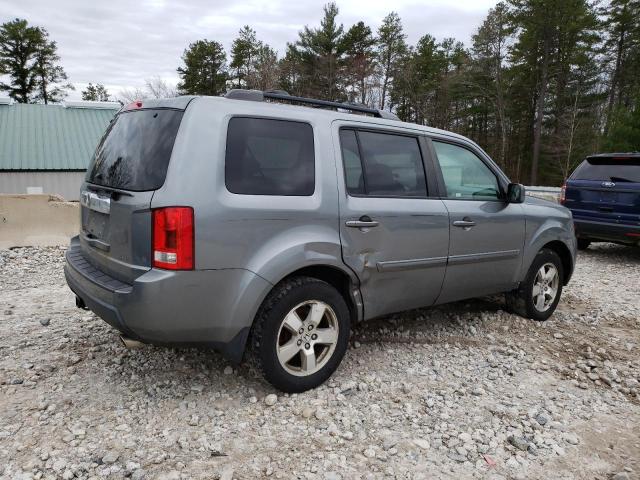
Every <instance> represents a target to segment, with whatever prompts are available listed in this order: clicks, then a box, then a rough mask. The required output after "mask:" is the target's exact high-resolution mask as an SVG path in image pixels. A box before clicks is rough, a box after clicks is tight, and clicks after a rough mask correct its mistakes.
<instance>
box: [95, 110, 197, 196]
mask: <svg viewBox="0 0 640 480" xmlns="http://www.w3.org/2000/svg"><path fill="white" fill-rule="evenodd" d="M183 113H184V112H183V111H181V110H170V109H149V110H136V111H130V112H123V113H120V114H118V116H116V118H115V119H114V120H113V122H112V123H111V124H110V125H109V128H108V129H107V131H106V133H105V134H104V136H103V137H102V140H100V143H99V144H98V148H97V149H96V152H95V154H94V156H93V159H92V160H91V163H90V165H89V168H88V170H87V177H86V180H87V182H90V183H93V184H96V185H102V186H105V187H113V188H120V189H123V190H133V191H145V190H157V189H158V188H160V187H161V186H162V184H163V183H164V180H165V177H166V176H167V168H168V167H169V159H170V158H171V152H172V151H173V144H174V143H175V140H176V135H177V134H178V128H179V127H180V122H181V121H182V115H183Z"/></svg>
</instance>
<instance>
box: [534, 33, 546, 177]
mask: <svg viewBox="0 0 640 480" xmlns="http://www.w3.org/2000/svg"><path fill="white" fill-rule="evenodd" d="M549 43H550V41H549V33H548V32H545V38H544V46H543V52H542V72H541V74H540V90H539V91H538V99H537V101H536V121H535V124H534V128H533V156H532V157H531V178H530V181H531V185H536V183H537V182H538V164H539V161H540V137H541V136H542V117H543V116H544V101H545V98H546V96H547V77H548V75H549V50H550V45H549Z"/></svg>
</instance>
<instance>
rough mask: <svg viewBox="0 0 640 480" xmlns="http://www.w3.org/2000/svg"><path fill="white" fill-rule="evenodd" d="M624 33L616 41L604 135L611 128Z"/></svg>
mask: <svg viewBox="0 0 640 480" xmlns="http://www.w3.org/2000/svg"><path fill="white" fill-rule="evenodd" d="M625 33H626V31H625V30H623V31H622V32H620V38H619V39H618V48H617V51H616V67H615V69H614V70H613V74H612V75H611V87H610V88H609V101H608V104H607V123H606V124H605V126H604V134H605V136H606V135H607V133H608V131H609V127H611V116H612V114H613V104H614V103H615V99H616V89H617V87H618V80H619V78H620V69H621V66H622V52H623V50H624V43H625Z"/></svg>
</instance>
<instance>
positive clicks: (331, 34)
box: [288, 3, 346, 100]
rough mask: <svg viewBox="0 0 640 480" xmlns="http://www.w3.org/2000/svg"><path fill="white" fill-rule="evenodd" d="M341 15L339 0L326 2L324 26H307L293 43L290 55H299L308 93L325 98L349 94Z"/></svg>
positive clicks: (322, 22)
mask: <svg viewBox="0 0 640 480" xmlns="http://www.w3.org/2000/svg"><path fill="white" fill-rule="evenodd" d="M337 16H338V7H337V6H336V4H335V3H328V4H326V5H325V6H324V16H323V18H322V20H321V21H320V28H310V27H308V26H305V27H304V29H303V30H302V31H301V32H300V33H299V38H298V41H297V42H296V43H295V44H294V45H291V46H290V48H291V49H293V51H292V52H290V58H294V57H295V58H296V60H297V62H298V63H297V64H298V66H299V67H300V69H301V71H300V72H299V73H300V75H301V76H302V85H304V90H303V91H304V94H305V95H308V96H311V97H317V98H322V99H325V100H343V99H344V98H345V96H346V95H345V83H346V81H345V69H344V54H345V51H346V48H345V47H346V45H345V42H344V27H343V26H342V24H338V22H337V20H336V17H337ZM288 53H289V52H288Z"/></svg>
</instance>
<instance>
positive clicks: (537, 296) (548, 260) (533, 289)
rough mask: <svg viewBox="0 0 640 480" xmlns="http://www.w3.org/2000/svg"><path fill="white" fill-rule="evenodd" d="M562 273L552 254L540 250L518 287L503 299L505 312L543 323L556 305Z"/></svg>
mask: <svg viewBox="0 0 640 480" xmlns="http://www.w3.org/2000/svg"><path fill="white" fill-rule="evenodd" d="M563 278H564V271H563V269H562V261H561V260H560V257H559V256H558V254H557V253H556V252H554V251H553V250H549V249H547V248H543V249H542V250H540V251H539V252H538V254H537V255H536V257H535V258H534V260H533V263H532V264H531V267H529V271H528V272H527V276H526V277H525V279H524V281H523V282H522V283H521V284H520V287H519V288H518V289H517V290H515V291H513V292H509V293H507V295H506V299H507V307H508V308H509V310H510V311H511V312H513V313H515V314H517V315H520V316H521V317H525V318H531V319H532V320H537V321H544V320H546V319H548V318H549V317H550V316H551V315H553V312H554V311H555V309H556V307H557V306H558V302H559V301H560V296H561V294H562V279H563Z"/></svg>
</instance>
